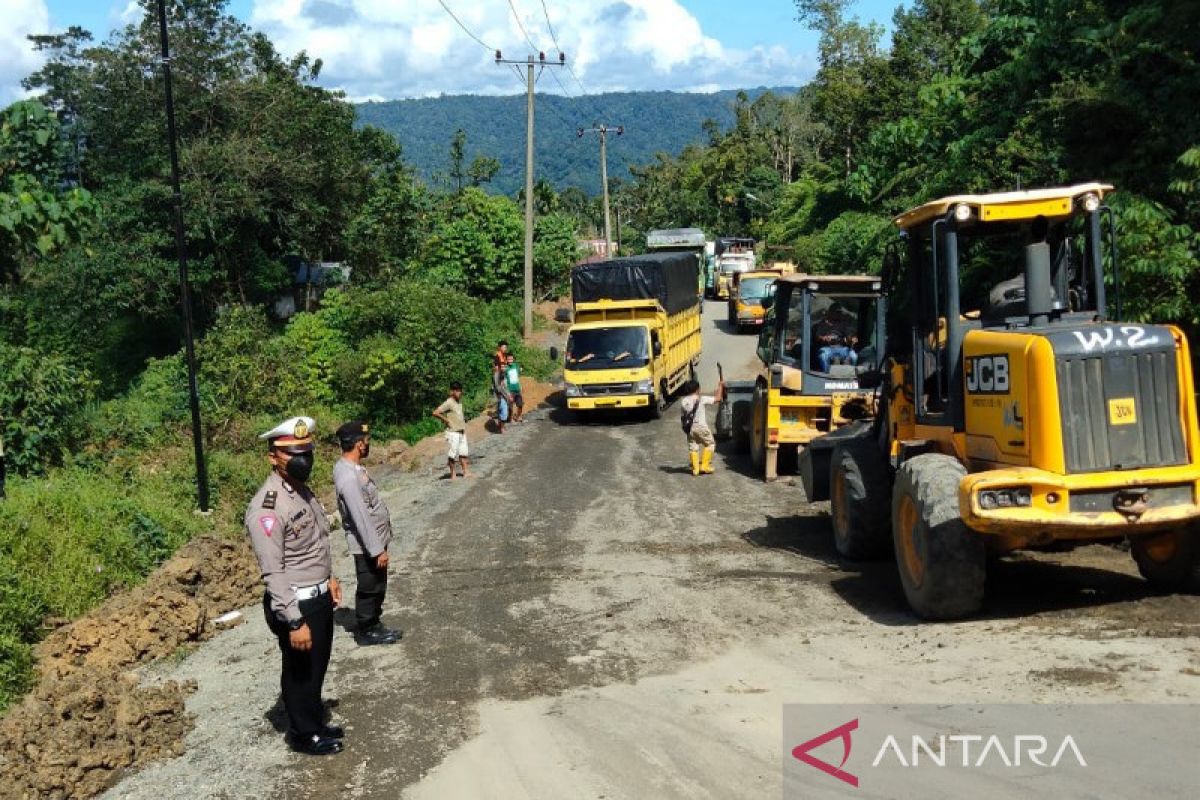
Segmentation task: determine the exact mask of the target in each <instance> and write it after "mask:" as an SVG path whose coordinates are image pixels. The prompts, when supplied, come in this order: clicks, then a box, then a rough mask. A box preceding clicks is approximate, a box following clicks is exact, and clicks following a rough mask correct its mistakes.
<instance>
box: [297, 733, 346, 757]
mask: <svg viewBox="0 0 1200 800" xmlns="http://www.w3.org/2000/svg"><path fill="white" fill-rule="evenodd" d="M288 744H289V745H291V747H292V749H293V750H295V751H296V752H297V753H304V754H305V755H310V756H331V755H333V754H334V753H340V752H342V743H341V742H340V741H339V740H337V739H335V738H333V737H331V736H325V735H324V734H321V733H314V734H312V735H310V736H297V735H296V734H290V733H289V734H288Z"/></svg>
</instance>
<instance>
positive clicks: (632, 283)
mask: <svg viewBox="0 0 1200 800" xmlns="http://www.w3.org/2000/svg"><path fill="white" fill-rule="evenodd" d="M699 286H700V262H699V259H697V258H696V256H695V254H693V253H647V254H646V255H642V256H627V257H625V258H613V259H610V260H608V261H601V262H598V263H595V264H580V265H579V266H577V267H575V269H574V270H572V271H571V297H572V299H573V300H574V301H575V302H576V303H591V302H595V301H596V300H657V301H658V302H659V304H660V305H662V307H663V308H664V309H666V311H667V313H668V314H674V313H676V312H678V311H682V310H684V309H685V308H691V307H692V306H694V305H698V304H699V302H700V296H699V291H700V289H699Z"/></svg>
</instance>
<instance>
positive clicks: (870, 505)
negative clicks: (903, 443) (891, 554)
mask: <svg viewBox="0 0 1200 800" xmlns="http://www.w3.org/2000/svg"><path fill="white" fill-rule="evenodd" d="M829 465H830V466H829V511H830V516H831V517H832V518H833V543H834V546H835V547H836V548H837V551H838V553H840V554H841V555H843V556H845V557H846V558H852V559H864V560H865V559H872V558H880V557H882V556H884V555H885V554H886V553H887V551H888V544H889V542H888V537H889V536H890V534H891V532H892V531H891V527H892V520H891V516H890V514H889V513H888V512H889V510H888V498H889V497H890V495H891V488H892V487H891V476H890V475H889V474H888V465H887V462H886V461H884V458H883V454H881V453H880V452H879V448H878V447H876V445H875V443H874V442H873V441H871V440H859V441H854V442H848V443H847V444H845V445H842V446H841V447H838V448H836V449H835V450H834V451H833V457H832V458H831V459H830V462H829Z"/></svg>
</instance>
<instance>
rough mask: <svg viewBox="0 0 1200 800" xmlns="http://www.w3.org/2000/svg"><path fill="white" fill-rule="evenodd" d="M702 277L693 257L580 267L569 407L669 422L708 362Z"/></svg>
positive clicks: (574, 276) (567, 373)
mask: <svg viewBox="0 0 1200 800" xmlns="http://www.w3.org/2000/svg"><path fill="white" fill-rule="evenodd" d="M699 278H700V271H699V262H698V261H697V259H696V257H695V256H694V255H693V254H690V253H651V254H647V255H643V256H631V257H627V258H614V259H611V260H609V261H604V262H600V263H595V264H580V265H579V266H577V267H576V268H575V269H574V271H573V272H572V273H571V293H572V301H573V303H574V324H572V326H571V328H570V330H569V331H568V332H567V345H566V353H565V358H564V362H563V378H564V380H565V381H566V386H565V392H566V398H567V408H569V409H571V410H572V411H576V412H593V411H596V410H601V409H631V408H632V409H642V410H644V411H646V412H648V413H649V414H650V415H651V416H653V417H658V416H661V414H662V412H663V410H665V408H666V407H667V404H668V403H669V402H670V400H671V398H672V397H673V396H674V395H675V393H676V392H678V391H679V388H680V387H681V386H682V385H683V384H684V382H685V381H687V380H688V378H690V377H692V376H693V375H694V374H695V370H696V365H697V363H698V362H699V360H700V346H701V337H700V297H699V294H698V293H697V291H696V289H697V285H698V281H699Z"/></svg>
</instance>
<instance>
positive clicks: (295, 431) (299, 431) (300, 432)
mask: <svg viewBox="0 0 1200 800" xmlns="http://www.w3.org/2000/svg"><path fill="white" fill-rule="evenodd" d="M292 436H295V437H296V438H297V439H303V438H304V437H306V436H308V425H307V424H305V423H304V422H297V423H296V425H295V427H294V428H292Z"/></svg>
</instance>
